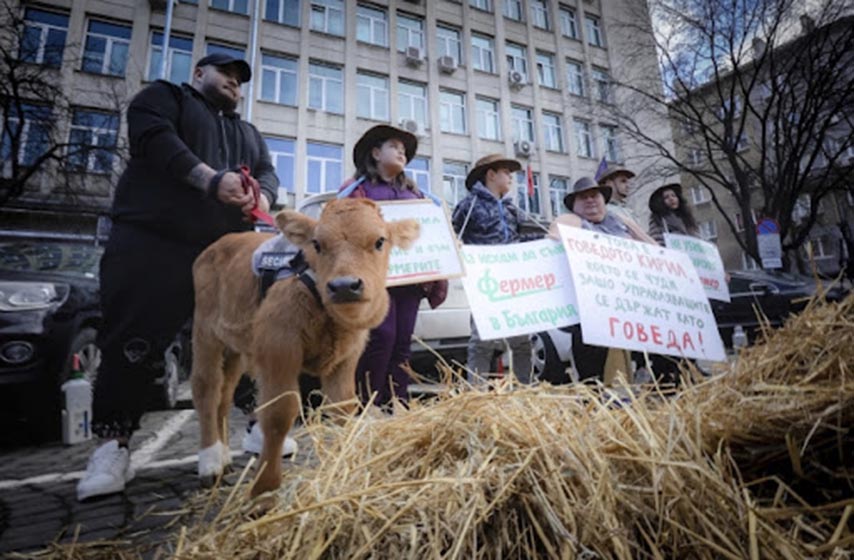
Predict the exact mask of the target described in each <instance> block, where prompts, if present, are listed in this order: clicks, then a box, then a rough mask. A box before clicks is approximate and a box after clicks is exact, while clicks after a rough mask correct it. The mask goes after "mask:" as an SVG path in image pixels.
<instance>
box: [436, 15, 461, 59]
mask: <svg viewBox="0 0 854 560" xmlns="http://www.w3.org/2000/svg"><path fill="white" fill-rule="evenodd" d="M441 31H444V32H446V33H453V34H454V35H455V36H456V37H454V36H443V35H441V34H440V32H441ZM436 42H437V45H438V51H437V54H438V56H450V57H452V58H453V59H454V60H455V61H456V63H457V65H461V64H462V63H463V43H462V32H461V31H460V30H459V29H456V28H454V27H451V26H449V25H445V24H440V23H437V24H436ZM452 43H456V53H452V52H449V49H452V48H453V47H452Z"/></svg>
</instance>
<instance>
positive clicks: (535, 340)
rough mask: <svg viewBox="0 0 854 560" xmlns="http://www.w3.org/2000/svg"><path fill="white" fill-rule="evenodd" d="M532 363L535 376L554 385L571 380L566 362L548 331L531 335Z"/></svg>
mask: <svg viewBox="0 0 854 560" xmlns="http://www.w3.org/2000/svg"><path fill="white" fill-rule="evenodd" d="M531 365H532V366H533V369H534V378H535V379H538V380H540V381H548V382H549V383H551V384H552V385H560V384H564V383H568V382H569V377H568V376H567V375H566V364H564V363H563V362H561V361H560V358H559V357H558V355H557V351H556V350H555V347H554V344H553V343H552V340H551V338H550V337H549V335H547V334H546V333H535V334H533V335H531Z"/></svg>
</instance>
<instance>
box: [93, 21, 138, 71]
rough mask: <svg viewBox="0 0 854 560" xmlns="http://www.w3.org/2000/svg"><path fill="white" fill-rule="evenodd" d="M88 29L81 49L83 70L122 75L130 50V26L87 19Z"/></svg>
mask: <svg viewBox="0 0 854 560" xmlns="http://www.w3.org/2000/svg"><path fill="white" fill-rule="evenodd" d="M88 29H89V30H88V32H87V33H86V47H85V48H84V50H83V67H82V69H83V71H84V72H92V73H94V74H108V75H110V76H124V75H125V68H126V67H127V62H128V51H129V50H130V32H131V29H130V27H128V26H127V25H116V24H115V23H107V22H105V21H97V20H89V28H88Z"/></svg>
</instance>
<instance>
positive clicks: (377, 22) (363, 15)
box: [356, 4, 389, 48]
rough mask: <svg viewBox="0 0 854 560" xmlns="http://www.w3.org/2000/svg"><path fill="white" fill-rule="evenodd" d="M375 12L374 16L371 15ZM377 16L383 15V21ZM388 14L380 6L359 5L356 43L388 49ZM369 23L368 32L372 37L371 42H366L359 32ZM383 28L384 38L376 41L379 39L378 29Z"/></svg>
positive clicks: (357, 6) (357, 8) (357, 9)
mask: <svg viewBox="0 0 854 560" xmlns="http://www.w3.org/2000/svg"><path fill="white" fill-rule="evenodd" d="M371 12H373V14H372V13H371ZM377 15H381V16H382V19H380V18H378V17H376V16H377ZM388 20H389V18H388V12H387V11H386V10H384V9H383V8H381V7H379V6H374V5H368V4H357V5H356V41H358V42H360V43H364V44H366V45H375V46H378V47H386V48H388ZM366 21H367V26H368V28H367V31H368V34H369V35H370V40H368V41H366V40H364V39H362V38H360V37H359V30H360V29H363V26H364V24H365V22H366ZM378 27H381V28H382V29H381V31H382V36H381V41H376V39H377V28H378Z"/></svg>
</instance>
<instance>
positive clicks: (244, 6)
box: [211, 0, 249, 14]
mask: <svg viewBox="0 0 854 560" xmlns="http://www.w3.org/2000/svg"><path fill="white" fill-rule="evenodd" d="M211 8H215V9H217V10H224V11H226V12H234V13H237V14H248V13H249V1H248V0H211Z"/></svg>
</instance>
